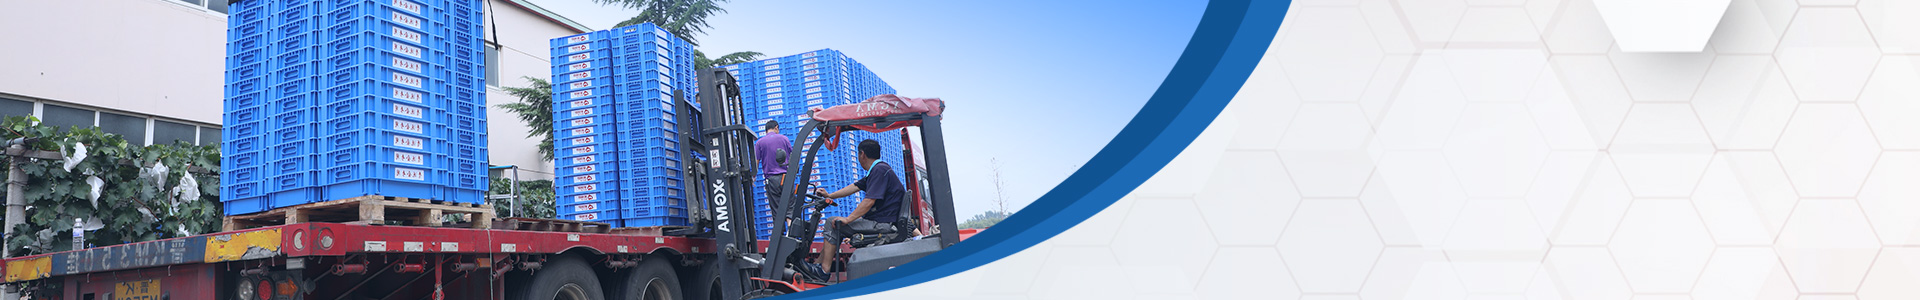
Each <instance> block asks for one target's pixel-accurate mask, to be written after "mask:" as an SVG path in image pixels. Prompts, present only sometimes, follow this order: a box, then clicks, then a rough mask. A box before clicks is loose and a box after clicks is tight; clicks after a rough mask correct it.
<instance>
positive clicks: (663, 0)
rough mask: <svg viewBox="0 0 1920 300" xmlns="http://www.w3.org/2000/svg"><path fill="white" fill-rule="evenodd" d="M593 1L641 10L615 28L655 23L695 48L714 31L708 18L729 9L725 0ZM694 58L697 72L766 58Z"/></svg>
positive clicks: (697, 52) (697, 55)
mask: <svg viewBox="0 0 1920 300" xmlns="http://www.w3.org/2000/svg"><path fill="white" fill-rule="evenodd" d="M594 2H598V3H600V4H610V5H619V6H620V7H622V8H626V9H636V10H640V14H639V15H635V16H633V18H630V19H627V20H626V21H621V22H620V23H619V24H615V25H614V27H621V26H629V25H639V24H640V23H653V25H654V26H660V29H661V30H666V31H667V33H672V34H673V36H677V37H680V39H683V40H686V41H687V43H688V44H693V46H694V47H699V46H700V40H699V36H702V35H706V33H707V29H711V28H713V25H711V24H707V17H711V16H714V15H718V14H720V13H725V12H727V10H726V9H724V8H720V4H719V2H726V0H719V1H715V0H594ZM693 55H694V58H693V65H694V69H696V70H698V69H706V68H712V67H718V66H725V65H731V64H737V63H743V62H749V61H753V60H755V59H759V58H760V57H761V56H764V54H760V52H753V51H741V52H734V53H728V54H726V55H721V56H720V57H717V58H713V59H708V58H707V56H706V53H701V52H700V50H694V51H693Z"/></svg>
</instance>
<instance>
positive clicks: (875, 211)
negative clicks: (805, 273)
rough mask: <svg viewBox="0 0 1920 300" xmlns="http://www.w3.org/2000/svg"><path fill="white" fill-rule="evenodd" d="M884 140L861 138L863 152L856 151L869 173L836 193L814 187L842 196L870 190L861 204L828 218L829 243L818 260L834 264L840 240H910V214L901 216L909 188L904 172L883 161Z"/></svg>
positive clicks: (880, 242) (861, 245) (821, 192)
mask: <svg viewBox="0 0 1920 300" xmlns="http://www.w3.org/2000/svg"><path fill="white" fill-rule="evenodd" d="M880 151H881V150H880V142H876V141H874V140H871V139H869V140H864V141H860V147H859V152H858V153H857V154H856V155H855V157H856V159H857V160H858V161H859V162H860V166H862V167H865V168H866V169H867V176H866V177H861V178H860V179H859V180H857V181H854V182H853V184H852V185H847V187H845V188H841V189H840V190H838V191H834V192H833V193H827V190H825V189H818V188H816V189H813V193H814V194H819V195H824V196H825V197H827V198H840V197H846V196H849V195H853V193H854V192H859V191H866V192H867V195H866V197H865V198H866V199H860V204H859V206H855V207H854V208H853V212H852V213H850V214H848V215H847V216H846V217H832V218H828V219H827V220H826V223H827V224H832V225H830V227H829V228H828V229H827V232H826V233H825V235H826V239H827V247H826V249H823V250H824V251H822V253H821V254H820V258H819V259H818V261H817V262H816V263H818V264H820V266H822V267H823V268H830V267H831V266H832V263H833V258H834V257H837V256H838V255H839V252H840V243H842V242H845V241H846V240H848V239H851V240H852V241H853V247H855V248H865V247H868V246H876V245H884V244H890V243H896V242H900V241H904V240H906V238H907V236H908V235H910V233H911V232H912V231H911V230H909V229H908V228H910V227H909V226H908V225H910V224H907V223H908V221H907V220H906V218H903V217H901V215H902V213H901V212H902V209H901V206H902V204H903V203H905V202H906V201H904V200H905V199H906V198H907V190H906V188H904V187H902V186H901V184H900V176H899V175H896V174H894V173H893V167H892V166H889V165H887V163H886V162H882V161H880Z"/></svg>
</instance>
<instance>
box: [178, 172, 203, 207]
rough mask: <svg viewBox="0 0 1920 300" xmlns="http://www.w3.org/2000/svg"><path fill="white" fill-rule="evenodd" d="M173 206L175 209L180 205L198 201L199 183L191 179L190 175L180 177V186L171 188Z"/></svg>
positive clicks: (191, 175)
mask: <svg viewBox="0 0 1920 300" xmlns="http://www.w3.org/2000/svg"><path fill="white" fill-rule="evenodd" d="M171 194H172V195H173V197H172V198H173V203H172V204H173V206H174V207H175V208H176V209H177V208H179V207H180V204H181V203H187V201H198V200H200V182H199V181H197V180H194V179H193V174H192V173H187V174H183V175H180V185H178V186H174V187H173V192H172V193H171Z"/></svg>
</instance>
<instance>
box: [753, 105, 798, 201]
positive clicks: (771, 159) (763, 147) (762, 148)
mask: <svg viewBox="0 0 1920 300" xmlns="http://www.w3.org/2000/svg"><path fill="white" fill-rule="evenodd" d="M765 129H766V132H765V134H762V135H760V140H757V141H754V142H753V157H754V158H756V159H758V160H759V161H760V176H762V177H765V180H766V184H767V199H778V198H780V196H782V195H786V193H782V192H780V191H779V188H776V186H779V184H780V182H781V181H785V179H786V178H787V153H788V152H793V140H789V139H787V136H786V135H781V134H780V122H779V121H774V120H767V126H766V127H765Z"/></svg>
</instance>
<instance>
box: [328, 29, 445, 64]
mask: <svg viewBox="0 0 1920 300" xmlns="http://www.w3.org/2000/svg"><path fill="white" fill-rule="evenodd" d="M331 37H333V38H334V39H333V40H332V41H328V42H327V44H326V45H324V46H322V47H321V48H320V50H321V51H320V53H319V55H320V56H323V57H332V56H334V55H340V54H346V53H349V52H354V51H360V50H363V49H373V50H377V51H387V52H391V53H395V54H399V55H402V56H403V57H406V58H409V59H419V60H422V61H428V62H437V61H439V60H440V59H443V57H445V55H446V53H445V52H446V51H445V49H441V48H436V47H428V46H425V45H419V44H414V43H409V42H406V41H403V40H400V39H396V38H394V37H391V36H385V35H380V34H377V33H373V32H360V33H357V34H335V35H332V36H331Z"/></svg>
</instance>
